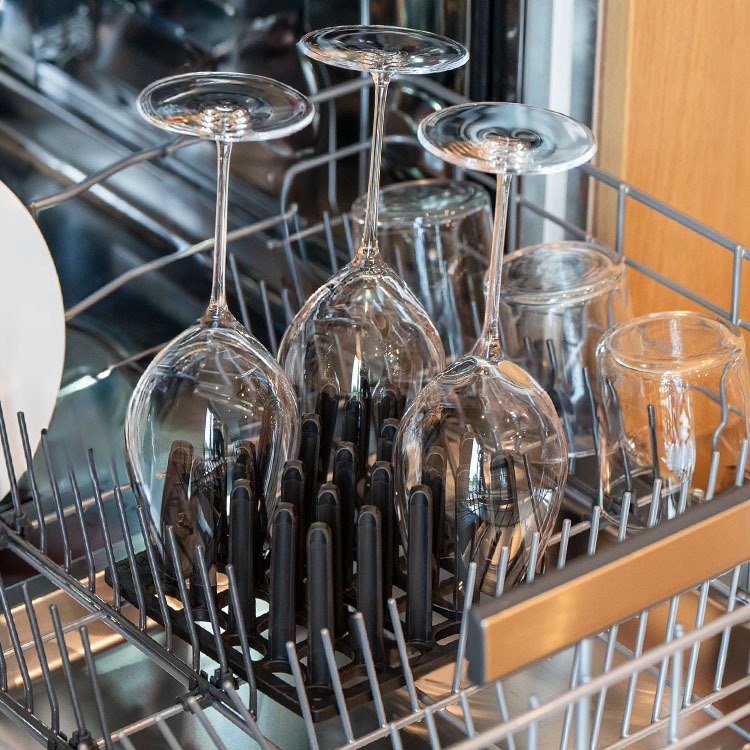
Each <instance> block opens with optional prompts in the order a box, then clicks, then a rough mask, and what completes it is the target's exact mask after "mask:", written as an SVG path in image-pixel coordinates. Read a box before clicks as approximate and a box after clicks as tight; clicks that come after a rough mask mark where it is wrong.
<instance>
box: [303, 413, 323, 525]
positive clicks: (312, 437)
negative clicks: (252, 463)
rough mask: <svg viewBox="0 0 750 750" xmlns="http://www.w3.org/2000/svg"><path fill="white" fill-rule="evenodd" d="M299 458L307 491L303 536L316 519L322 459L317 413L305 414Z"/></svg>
mask: <svg viewBox="0 0 750 750" xmlns="http://www.w3.org/2000/svg"><path fill="white" fill-rule="evenodd" d="M300 432H301V437H300V447H299V460H300V461H302V467H303V470H304V474H305V492H304V499H303V501H302V504H303V506H304V509H305V515H304V526H303V527H302V526H301V527H300V528H301V531H302V532H303V533H302V537H303V538H304V537H305V536H306V535H307V530H308V529H309V528H310V524H311V523H312V522H313V521H314V520H315V519H314V515H315V497H316V495H317V485H318V464H319V461H320V418H319V417H318V415H317V414H303V415H302V421H301V426H300Z"/></svg>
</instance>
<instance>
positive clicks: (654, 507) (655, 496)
mask: <svg viewBox="0 0 750 750" xmlns="http://www.w3.org/2000/svg"><path fill="white" fill-rule="evenodd" d="M661 488H662V479H661V477H656V479H654V488H653V490H652V491H651V506H650V507H649V509H648V521H647V525H648V527H649V528H651V527H652V526H655V525H656V522H657V521H658V519H659V505H660V504H661Z"/></svg>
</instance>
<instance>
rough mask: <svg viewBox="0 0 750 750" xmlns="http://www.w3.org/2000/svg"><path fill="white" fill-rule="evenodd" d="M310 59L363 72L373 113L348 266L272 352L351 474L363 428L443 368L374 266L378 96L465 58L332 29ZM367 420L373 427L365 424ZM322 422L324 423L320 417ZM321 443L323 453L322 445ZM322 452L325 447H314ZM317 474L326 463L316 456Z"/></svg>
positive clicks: (423, 316)
mask: <svg viewBox="0 0 750 750" xmlns="http://www.w3.org/2000/svg"><path fill="white" fill-rule="evenodd" d="M300 44H301V46H302V49H303V51H304V52H305V53H306V54H307V55H309V56H310V57H312V58H314V59H316V60H319V61H321V62H324V63H328V64H330V65H335V66H339V67H343V68H349V69H352V70H366V71H369V72H370V73H371V74H372V77H373V81H374V86H375V114H374V122H373V138H372V149H371V156H370V175H369V183H368V188H367V205H366V209H365V221H364V231H363V236H362V241H361V244H360V245H359V249H358V250H357V252H356V254H355V257H354V258H353V260H352V261H351V262H350V263H349V264H347V265H346V266H344V267H343V268H342V269H340V270H339V272H338V273H336V274H335V275H334V276H333V277H332V278H331V279H330V280H329V281H328V282H327V283H326V284H325V285H323V286H322V287H321V288H320V289H318V290H317V291H316V292H315V293H314V294H313V295H312V296H311V297H310V298H309V299H308V301H307V302H306V304H305V305H304V306H303V307H302V309H301V310H300V311H299V312H298V313H297V315H296V316H295V318H294V320H293V321H292V323H291V324H290V326H289V328H288V329H287V331H286V333H285V334H284V337H283V339H282V342H281V345H280V347H279V361H280V362H281V364H282V366H283V367H284V370H285V371H286V373H287V375H288V377H289V380H290V381H291V383H292V386H293V388H294V389H295V391H296V395H297V398H298V402H299V405H300V410H301V411H302V412H303V413H307V412H318V413H319V414H321V416H322V415H323V413H328V414H330V413H331V411H330V410H327V409H326V405H325V404H326V403H328V404H330V405H332V407H333V411H334V412H336V413H337V414H338V419H337V424H341V429H339V428H338V427H337V426H334V427H333V428H331V427H330V425H327V424H324V425H323V426H322V429H323V432H324V433H330V432H331V431H333V432H336V433H338V434H339V435H340V437H342V438H343V439H344V440H347V441H351V442H354V443H355V444H356V445H357V447H358V450H359V471H360V472H361V471H362V470H363V469H364V466H363V464H364V463H366V461H367V456H368V455H369V451H368V448H367V446H368V443H369V433H370V426H369V425H370V422H371V421H372V422H373V423H374V424H375V428H376V434H377V430H378V428H379V424H380V423H382V422H384V421H385V419H387V418H390V417H396V416H399V415H400V413H401V411H402V410H403V405H404V403H407V402H409V401H410V400H411V399H413V398H414V396H416V394H417V393H418V392H419V390H420V389H421V387H422V385H423V384H424V383H426V382H427V381H428V380H429V379H430V378H432V377H434V376H435V375H437V373H438V372H440V370H441V369H442V367H443V350H442V345H441V343H440V337H439V335H438V333H437V331H436V330H435V326H434V325H433V324H432V322H431V321H430V319H429V317H428V315H427V313H426V312H425V310H424V308H423V307H422V305H421V304H420V303H419V301H418V300H417V298H416V297H415V296H414V294H412V292H411V291H410V290H409V289H408V287H407V286H406V284H405V283H404V281H403V280H402V279H400V278H398V276H397V275H396V274H395V273H394V272H393V271H392V270H391V269H390V268H389V267H388V265H387V264H386V263H384V262H383V260H382V258H381V255H380V252H379V250H378V242H377V232H376V228H377V222H378V218H377V200H378V188H379V183H380V157H381V151H382V139H383V127H384V120H385V98H386V92H387V88H388V83H389V81H390V79H391V77H392V76H393V75H396V74H402V73H411V74H417V73H422V74H423V73H435V72H438V71H445V70H450V69H452V68H455V67H457V66H459V65H462V64H463V63H464V62H465V61H466V60H467V59H468V53H467V51H466V50H465V49H464V47H462V46H461V45H460V44H457V43H456V42H453V41H451V40H449V39H445V38H444V37H441V36H438V35H436V34H431V33H428V32H424V31H415V30H412V29H403V28H394V27H389V26H339V27H333V28H327V29H323V30H320V31H314V32H311V33H309V34H307V35H306V36H304V37H303V38H302V40H301V42H300ZM371 418H372V419H371ZM321 421H323V420H322V419H321ZM323 444H324V445H325V446H326V447H328V446H329V445H331V441H330V439H325V440H323ZM322 450H325V449H322ZM321 459H322V464H323V469H322V474H323V476H324V475H325V473H326V470H325V467H326V466H327V463H328V456H327V455H321Z"/></svg>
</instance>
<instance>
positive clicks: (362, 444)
mask: <svg viewBox="0 0 750 750" xmlns="http://www.w3.org/2000/svg"><path fill="white" fill-rule="evenodd" d="M359 398H360V402H361V406H360V412H359V432H358V436H357V446H358V448H359V455H358V456H357V461H358V463H357V466H358V469H359V472H358V479H361V478H362V477H363V476H364V475H365V474H366V473H367V462H368V461H369V458H370V421H371V419H372V391H371V390H370V377H369V373H368V371H367V368H365V366H364V365H363V366H362V368H361V370H360V374H359Z"/></svg>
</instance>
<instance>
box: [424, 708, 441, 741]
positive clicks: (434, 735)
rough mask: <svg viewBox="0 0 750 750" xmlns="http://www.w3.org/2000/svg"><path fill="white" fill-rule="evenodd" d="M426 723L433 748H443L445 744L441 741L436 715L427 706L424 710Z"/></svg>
mask: <svg viewBox="0 0 750 750" xmlns="http://www.w3.org/2000/svg"><path fill="white" fill-rule="evenodd" d="M424 724H425V726H426V727H427V736H428V737H429V738H430V748H431V750H441V748H442V747H443V745H442V744H441V742H440V735H439V734H438V731H437V727H436V726H435V715H434V713H433V712H432V711H431V710H430V709H429V708H426V709H425V711H424Z"/></svg>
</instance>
